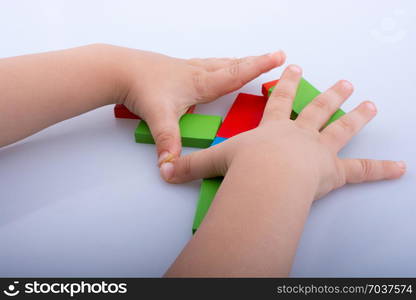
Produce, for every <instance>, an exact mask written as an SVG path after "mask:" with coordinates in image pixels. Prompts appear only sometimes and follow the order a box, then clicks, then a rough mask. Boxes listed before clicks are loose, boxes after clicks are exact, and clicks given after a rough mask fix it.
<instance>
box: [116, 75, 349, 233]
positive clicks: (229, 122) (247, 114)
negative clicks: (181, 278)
mask: <svg viewBox="0 0 416 300" xmlns="http://www.w3.org/2000/svg"><path fill="white" fill-rule="evenodd" d="M277 83H278V80H274V81H270V82H267V83H265V84H263V85H262V94H263V96H257V95H250V94H243V93H241V94H239V95H238V96H237V98H236V100H235V101H234V103H233V105H232V106H231V108H230V110H229V111H228V114H227V116H226V117H225V119H224V122H223V123H222V124H221V121H222V118H221V117H220V116H212V115H201V114H193V110H194V107H191V108H190V109H189V110H188V111H187V113H186V114H185V115H183V116H182V118H181V119H180V120H179V128H180V134H181V139H182V145H183V146H185V147H196V148H207V147H210V146H215V145H217V144H219V143H222V142H224V141H226V140H227V139H229V138H231V137H233V136H235V135H237V134H240V133H242V132H245V131H248V130H251V129H254V128H256V127H257V126H258V125H259V123H260V121H261V119H262V116H263V112H264V108H265V107H266V103H267V99H268V97H269V96H270V94H271V93H272V91H273V89H274V88H275V86H276V84H277ZM319 94H320V92H319V91H318V90H317V89H316V88H315V87H313V86H312V85H311V84H310V83H309V82H307V81H306V80H305V79H303V78H302V79H301V81H300V83H299V86H298V89H297V92H296V96H295V99H294V101H293V107H292V114H291V119H296V117H297V116H298V114H299V113H300V112H301V111H302V109H303V108H304V107H305V106H306V105H307V104H308V103H310V102H311V101H312V100H313V99H314V98H315V97H316V96H318V95H319ZM344 114H345V113H344V112H343V111H342V110H341V109H338V110H337V111H336V112H335V113H334V114H333V115H332V116H331V118H330V119H329V120H328V122H327V124H326V125H328V124H330V123H331V122H333V121H335V120H337V119H339V118H340V117H341V116H343V115H344ZM114 115H115V117H116V118H128V119H140V118H139V117H138V116H136V115H135V114H133V113H131V112H130V111H129V110H128V109H127V108H126V107H125V106H123V105H120V104H117V105H116V106H115V107H114ZM135 139H136V142H137V143H146V144H154V139H153V137H152V134H151V132H150V129H149V127H148V126H147V124H146V122H144V121H140V122H139V124H138V126H137V128H136V131H135ZM222 179H223V178H222V177H216V178H206V179H203V180H202V184H201V188H200V193H199V198H198V203H197V208H196V211H195V217H194V221H193V225H192V233H195V232H196V230H197V229H198V228H199V226H200V225H201V223H202V221H203V219H204V217H205V215H206V213H207V212H208V210H209V207H210V206H211V203H212V201H213V199H214V197H215V195H216V193H217V190H218V189H219V187H220V185H221V182H222Z"/></svg>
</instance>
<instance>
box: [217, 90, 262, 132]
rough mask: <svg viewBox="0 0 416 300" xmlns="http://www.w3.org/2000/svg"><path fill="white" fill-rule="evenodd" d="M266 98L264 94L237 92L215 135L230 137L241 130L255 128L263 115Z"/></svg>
mask: <svg viewBox="0 0 416 300" xmlns="http://www.w3.org/2000/svg"><path fill="white" fill-rule="evenodd" d="M266 102H267V98H266V97H264V96H257V95H250V94H243V93H242V94H238V96H237V98H236V99H235V101H234V103H233V105H232V106H231V108H230V110H229V111H228V113H227V116H226V117H225V119H224V122H223V124H222V126H221V128H220V130H218V133H217V136H218V137H222V138H230V137H232V136H234V135H237V134H239V133H241V132H244V131H247V130H251V129H253V128H256V127H257V126H258V125H259V123H260V121H261V118H262V117H263V111H264V107H265V106H266Z"/></svg>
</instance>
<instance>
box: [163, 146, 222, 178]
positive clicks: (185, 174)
mask: <svg viewBox="0 0 416 300" xmlns="http://www.w3.org/2000/svg"><path fill="white" fill-rule="evenodd" d="M222 146H223V143H221V144H218V145H216V146H213V147H210V148H207V149H204V150H201V151H196V152H193V153H191V154H188V155H184V156H181V157H178V158H176V159H175V160H173V161H170V162H165V163H163V164H162V165H161V166H160V175H161V176H162V178H163V179H164V180H166V181H167V182H170V183H182V182H187V181H191V180H195V179H199V178H210V177H216V176H221V175H224V173H225V169H226V168H225V159H222V158H221V155H220V153H219V151H218V149H219V148H220V147H222Z"/></svg>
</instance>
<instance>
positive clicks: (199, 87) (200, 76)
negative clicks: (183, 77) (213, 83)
mask: <svg viewBox="0 0 416 300" xmlns="http://www.w3.org/2000/svg"><path fill="white" fill-rule="evenodd" d="M205 81H206V79H205V74H204V73H203V72H200V71H198V72H194V73H193V74H192V82H193V85H194V89H195V91H196V93H197V95H200V96H201V97H205V95H206V92H207V88H206V86H207V85H206V82H205Z"/></svg>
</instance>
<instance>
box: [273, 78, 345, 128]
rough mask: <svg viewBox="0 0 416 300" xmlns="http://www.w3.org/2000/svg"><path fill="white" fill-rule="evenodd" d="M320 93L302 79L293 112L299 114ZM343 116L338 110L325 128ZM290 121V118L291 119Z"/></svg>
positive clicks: (340, 110) (342, 112) (343, 113)
mask: <svg viewBox="0 0 416 300" xmlns="http://www.w3.org/2000/svg"><path fill="white" fill-rule="evenodd" d="M274 88H275V87H274V86H273V87H271V88H270V89H269V96H270V94H271V93H272V92H273V90H274ZM320 93H321V92H320V91H318V90H317V89H316V88H315V87H314V86H313V85H312V84H310V83H309V82H307V81H306V80H305V79H304V78H302V79H301V80H300V82H299V86H298V90H297V91H296V96H295V99H294V101H293V107H292V108H293V111H294V112H295V113H297V114H300V112H301V111H302V109H304V108H305V106H306V105H308V104H309V103H310V102H311V101H312V100H313V99H315V98H316V96H318V95H319V94H320ZM343 115H345V112H344V111H343V110H342V109H338V110H337V111H336V112H335V113H334V114H333V115H332V116H331V118H330V119H329V120H328V122H327V123H326V125H325V126H327V125H329V124H330V123H332V122H333V121H335V120H338V119H339V118H340V117H342V116H343ZM291 119H292V117H291Z"/></svg>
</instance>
